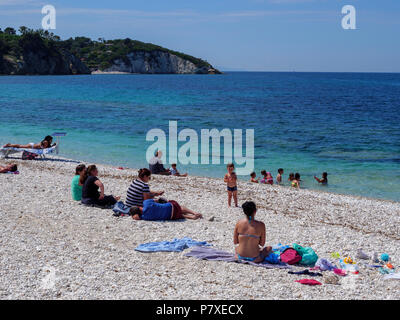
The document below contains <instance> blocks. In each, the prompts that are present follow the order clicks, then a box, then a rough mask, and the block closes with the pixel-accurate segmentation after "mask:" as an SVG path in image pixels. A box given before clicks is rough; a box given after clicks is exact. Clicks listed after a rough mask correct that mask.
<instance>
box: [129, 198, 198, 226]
mask: <svg viewBox="0 0 400 320" xmlns="http://www.w3.org/2000/svg"><path fill="white" fill-rule="evenodd" d="M130 214H131V215H132V218H133V219H134V220H149V221H158V220H179V219H192V220H196V219H200V218H202V217H203V216H202V215H201V214H200V213H197V212H194V211H192V210H190V209H188V208H186V207H184V206H181V205H179V203H178V202H176V201H174V200H169V201H166V200H164V201H162V200H161V199H159V200H154V199H148V200H144V201H143V207H136V206H135V207H132V208H131V210H130Z"/></svg>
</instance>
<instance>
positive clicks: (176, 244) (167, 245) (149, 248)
mask: <svg viewBox="0 0 400 320" xmlns="http://www.w3.org/2000/svg"><path fill="white" fill-rule="evenodd" d="M193 246H211V244H208V243H207V242H206V241H195V240H192V239H191V238H188V237H185V238H182V239H174V240H172V241H160V242H149V243H143V244H140V245H139V246H137V247H136V248H135V250H136V251H140V252H160V251H161V252H180V251H183V250H185V249H187V248H190V247H193Z"/></svg>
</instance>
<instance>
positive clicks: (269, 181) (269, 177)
mask: <svg viewBox="0 0 400 320" xmlns="http://www.w3.org/2000/svg"><path fill="white" fill-rule="evenodd" d="M265 183H266V184H274V178H273V177H272V175H271V172H267V176H266V177H265Z"/></svg>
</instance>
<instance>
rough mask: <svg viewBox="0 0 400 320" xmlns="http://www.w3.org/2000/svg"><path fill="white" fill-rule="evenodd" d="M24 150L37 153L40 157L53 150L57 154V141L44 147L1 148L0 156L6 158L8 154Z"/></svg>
mask: <svg viewBox="0 0 400 320" xmlns="http://www.w3.org/2000/svg"><path fill="white" fill-rule="evenodd" d="M24 151H27V152H30V153H34V154H37V155H39V156H40V157H41V158H45V155H46V154H52V153H53V152H56V154H58V143H56V145H54V146H53V147H51V148H46V149H29V148H11V147H7V148H1V149H0V156H1V158H7V157H8V156H9V155H10V154H14V153H19V152H24Z"/></svg>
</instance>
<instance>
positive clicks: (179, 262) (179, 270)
mask: <svg viewBox="0 0 400 320" xmlns="http://www.w3.org/2000/svg"><path fill="white" fill-rule="evenodd" d="M10 162H15V163H17V164H18V167H19V171H20V174H19V175H12V174H3V175H0V188H1V190H0V191H1V193H2V194H3V195H4V196H3V197H1V199H0V208H1V211H0V217H1V219H0V228H1V229H0V230H1V233H0V234H1V242H2V244H3V245H2V246H1V250H2V253H1V255H2V257H3V259H2V262H1V269H0V270H1V271H0V272H1V274H2V277H1V278H0V279H1V280H0V299H167V300H169V299H189V300H190V299H222V300H224V299H304V300H307V299H346V300H347V299H399V298H400V290H398V289H399V282H398V281H396V280H383V279H382V278H383V275H382V274H380V273H379V272H378V270H376V269H370V268H366V267H365V268H364V267H360V274H359V275H348V276H346V277H341V278H340V279H339V285H329V284H325V283H324V281H323V279H324V278H325V275H327V273H328V272H324V277H323V278H322V277H321V278H322V279H317V280H319V281H321V282H322V283H323V285H322V286H317V287H308V286H302V285H300V284H298V283H295V282H294V281H295V280H298V279H300V278H302V277H301V276H298V275H290V274H288V273H287V270H282V269H271V270H268V269H264V268H256V267H252V266H249V265H238V264H235V263H225V262H218V261H204V260H197V259H194V258H188V257H185V256H184V254H185V253H186V252H188V251H189V250H190V249H187V250H184V251H183V252H182V253H174V252H166V253H165V252H164V253H161V252H157V253H147V254H143V253H139V252H137V251H134V248H135V247H137V246H138V245H139V244H142V243H146V242H153V241H170V240H172V239H174V238H182V237H184V236H187V237H190V238H192V239H194V240H197V241H207V242H208V243H211V244H212V245H213V247H215V248H218V249H221V250H224V251H229V252H233V242H232V241H233V240H232V235H233V228H234V226H235V223H236V221H237V220H239V219H240V218H242V217H243V214H242V210H241V209H240V208H228V207H227V204H226V187H225V184H224V183H223V179H222V178H207V177H199V176H189V177H187V178H180V177H166V176H154V175H153V176H152V180H151V182H150V187H151V189H153V190H164V191H165V197H166V198H168V199H175V200H177V201H178V202H179V203H182V204H183V205H185V206H188V207H189V208H191V209H193V210H195V211H199V212H201V213H202V214H203V215H204V219H201V220H195V221H182V222H181V221H175V222H171V221H170V222H148V221H134V220H133V219H131V218H128V217H120V218H116V217H113V216H112V211H111V210H102V209H98V208H87V207H84V206H81V205H79V204H78V203H76V202H74V201H73V200H72V199H71V196H70V182H71V179H72V177H73V174H74V169H75V167H76V165H77V164H78V163H79V161H76V160H68V159H64V158H60V157H49V158H48V159H47V160H46V161H42V160H35V161H22V160H19V159H8V160H5V161H2V163H10ZM97 166H98V168H99V178H100V179H101V180H102V181H103V183H104V185H105V190H106V191H105V192H106V194H111V193H112V194H114V195H120V196H122V199H121V200H125V197H126V190H127V188H128V186H129V184H130V182H131V180H132V179H133V178H134V177H136V174H137V170H136V169H124V170H119V169H117V168H115V167H113V166H109V165H102V164H98V165H97ZM238 187H239V193H238V198H239V204H241V203H242V202H243V201H246V200H253V201H255V202H256V204H257V208H258V212H257V219H258V220H261V221H263V222H264V223H265V224H266V228H267V245H275V244H278V243H282V244H292V243H298V244H300V245H302V246H311V247H312V248H313V249H314V250H315V252H316V253H317V254H318V256H319V257H321V258H330V254H331V253H332V252H336V251H337V252H340V254H341V256H342V257H344V256H351V257H352V258H353V259H354V260H356V261H357V262H359V261H361V260H357V259H356V258H355V254H356V250H357V249H358V248H362V249H363V251H364V252H367V253H372V252H378V253H383V252H386V253H388V254H389V255H390V257H391V259H392V260H391V262H392V264H393V265H394V266H395V267H397V266H398V265H399V264H400V223H399V222H400V217H399V214H398V213H399V212H400V203H397V202H392V201H389V200H379V199H367V198H362V197H355V196H350V195H338V194H333V193H329V192H325V191H314V190H293V189H290V188H287V187H279V186H266V185H255V184H250V183H249V182H241V181H239V185H238ZM211 217H214V220H213V221H209V219H210V218H211ZM48 269H50V270H53V271H54V279H55V280H54V283H53V285H49V286H46V285H45V284H44V283H45V280H44V279H47V278H46V276H48V271H46V270H48ZM260 269H261V270H260ZM302 269H304V268H299V270H302ZM138 270H140V272H138ZM53 271H50V274H51V272H53ZM295 271H298V270H297V267H296V270H295ZM244 273H246V277H243V276H242V275H243V274H244ZM329 273H331V272H329Z"/></svg>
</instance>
